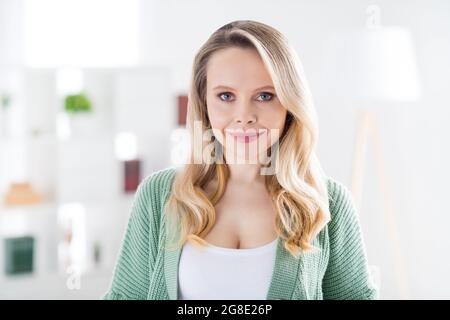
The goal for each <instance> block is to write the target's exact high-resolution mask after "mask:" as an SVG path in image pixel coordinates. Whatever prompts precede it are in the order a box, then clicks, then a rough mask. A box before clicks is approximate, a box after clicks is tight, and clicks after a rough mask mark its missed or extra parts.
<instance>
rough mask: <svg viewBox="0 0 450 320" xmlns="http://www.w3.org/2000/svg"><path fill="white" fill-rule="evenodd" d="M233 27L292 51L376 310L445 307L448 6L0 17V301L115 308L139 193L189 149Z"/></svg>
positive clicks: (201, 8)
mask: <svg viewBox="0 0 450 320" xmlns="http://www.w3.org/2000/svg"><path fill="white" fill-rule="evenodd" d="M238 19H250V20H257V21H260V22H263V23H267V24H269V25H272V26H273V27H275V28H277V29H278V30H280V31H281V32H282V33H284V34H285V35H286V37H287V38H288V39H289V41H290V42H291V43H292V44H293V46H294V47H295V49H296V50H297V52H298V54H299V56H300V58H301V60H302V62H303V66H304V69H305V72H306V77H307V79H308V80H309V83H310V86H311V90H312V93H313V97H314V102H315V106H316V108H317V112H318V115H319V126H320V135H319V141H318V156H319V158H320V160H321V162H322V165H323V167H324V169H325V171H326V173H327V174H328V175H329V176H331V177H333V178H335V179H336V180H339V181H341V182H342V183H344V184H345V185H346V186H348V188H349V189H351V191H352V192H353V196H354V200H355V205H356V206H357V209H358V214H359V218H360V222H361V227H362V230H363V235H364V240H365V245H366V249H367V254H368V258H369V263H370V267H371V272H372V274H373V276H374V278H375V280H376V282H377V283H378V285H379V287H380V298H381V299H449V298H450V286H449V285H450V274H449V272H448V270H450V254H449V252H450V240H449V238H448V237H447V235H448V225H449V224H450V209H449V208H448V203H447V202H446V201H447V197H448V194H447V192H448V185H449V181H450V170H449V168H448V163H450V150H449V142H448V139H449V138H448V137H450V126H449V125H448V123H449V121H450V81H449V76H450V59H449V57H450V2H449V1H446V0H430V1H407V0H396V1H387V0H377V1H375V0H374V1H366V0H364V1H361V0H342V1H331V0H318V1H309V0H302V1H287V0H281V1H261V0H258V1H256V0H248V1H236V0H228V1H226V2H225V1H223V2H219V1H206V0H178V1H176V0H89V1H87V0H0V299H98V298H99V297H100V296H101V295H102V294H103V293H104V292H105V291H106V289H107V287H108V286H109V284H110V281H111V277H112V270H113V268H114V263H115V261H116V257H117V253H118V251H119V249H120V245H121V241H122V237H123V233H124V230H125V226H126V223H127V220H128V216H129V213H130V208H131V204H132V201H133V195H134V191H135V190H136V186H137V185H138V183H139V182H140V181H142V179H143V178H144V177H146V176H147V175H149V174H151V173H152V172H154V171H156V170H160V169H163V168H166V167H168V166H173V165H178V164H179V162H180V158H181V155H182V154H183V150H184V148H185V147H186V143H187V142H186V131H185V112H186V103H187V93H188V88H189V80H190V76H191V67H192V60H193V58H194V55H195V52H196V50H197V49H198V48H199V47H200V46H201V45H202V44H203V42H204V41H206V39H207V37H208V36H209V35H210V34H211V33H212V32H214V31H215V30H216V29H217V28H219V27H220V26H222V25H224V24H226V23H228V22H231V21H233V20H238Z"/></svg>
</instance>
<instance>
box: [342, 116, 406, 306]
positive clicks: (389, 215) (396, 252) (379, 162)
mask: <svg viewBox="0 0 450 320" xmlns="http://www.w3.org/2000/svg"><path fill="white" fill-rule="evenodd" d="M358 116H359V119H358V123H357V132H356V140H355V149H354V156H353V169H352V180H351V192H352V194H353V200H354V203H355V207H356V210H357V212H359V209H360V204H361V195H362V189H363V188H362V185H363V178H364V171H365V163H366V153H367V148H368V145H369V142H370V141H369V140H370V138H372V139H373V143H374V154H375V162H376V178H377V180H378V188H379V192H380V195H381V200H382V207H383V218H384V223H385V224H386V226H387V229H388V240H389V242H390V244H391V248H392V253H393V258H394V267H395V274H396V282H397V287H398V288H399V291H400V296H401V297H402V298H403V299H408V297H409V290H408V286H407V283H408V282H407V277H406V270H407V269H406V267H405V263H404V258H403V254H402V250H401V246H400V240H399V234H398V227H397V222H396V219H395V214H394V209H393V204H392V203H393V201H392V199H391V192H390V191H389V183H388V178H387V176H386V170H385V167H384V156H383V148H382V143H381V138H380V135H379V131H378V127H377V117H376V115H375V114H374V113H373V112H370V111H367V110H364V111H362V112H361V113H360V114H359V115H358Z"/></svg>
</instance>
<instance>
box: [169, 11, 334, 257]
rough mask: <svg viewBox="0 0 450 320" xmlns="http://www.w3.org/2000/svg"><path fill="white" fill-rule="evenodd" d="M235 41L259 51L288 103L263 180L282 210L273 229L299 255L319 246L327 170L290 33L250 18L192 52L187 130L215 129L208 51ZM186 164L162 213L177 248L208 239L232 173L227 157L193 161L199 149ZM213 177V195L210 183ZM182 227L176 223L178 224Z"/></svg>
mask: <svg viewBox="0 0 450 320" xmlns="http://www.w3.org/2000/svg"><path fill="white" fill-rule="evenodd" d="M230 47H239V48H250V49H256V50H257V52H258V53H259V55H260V56H261V58H262V60H263V62H264V65H265V67H266V68H267V70H268V72H269V74H270V76H271V78H272V81H273V84H274V88H275V91H276V94H277V96H278V98H279V100H280V102H281V104H282V105H283V107H285V108H286V109H287V116H286V121H285V127H284V129H283V131H282V133H281V135H280V139H279V141H277V143H278V144H279V147H278V150H277V152H279V154H278V159H279V161H278V162H277V163H276V164H275V165H276V166H277V167H276V169H275V174H273V175H266V177H265V184H266V187H267V190H268V192H269V194H270V196H271V199H272V201H273V204H274V208H276V210H277V214H276V218H275V219H276V220H275V226H276V232H277V234H278V235H279V237H281V239H282V240H283V241H284V248H285V249H286V250H288V251H289V252H290V253H291V254H292V255H293V256H294V257H298V256H299V254H300V253H301V251H305V252H306V251H316V249H317V248H316V247H314V246H313V245H312V241H313V239H314V237H315V236H316V235H317V234H318V233H319V232H320V231H321V230H322V228H323V227H324V226H325V225H326V223H328V221H329V220H330V212H329V206H328V191H327V181H326V176H325V174H324V172H323V170H322V168H321V166H320V164H319V161H318V159H317V156H316V153H315V147H316V141H317V138H318V121H317V115H316V111H315V108H314V105H313V101H312V97H311V93H310V90H309V88H308V84H307V81H306V78H305V76H304V73H303V67H302V65H301V62H300V59H299V58H298V56H297V54H296V52H295V51H294V49H293V48H292V47H291V45H290V44H289V43H288V41H287V39H286V38H285V37H284V36H283V35H282V34H281V33H280V32H279V31H277V30H276V29H274V28H272V27H270V26H268V25H266V24H263V23H260V22H256V21H251V20H238V21H234V22H231V23H228V24H226V25H224V26H223V27H221V28H219V29H217V30H216V31H215V32H214V33H213V34H212V35H211V36H210V37H209V39H208V40H207V41H206V42H205V43H204V44H203V46H202V47H201V48H200V49H199V51H198V52H197V54H196V55H195V59H194V62H193V67H192V78H191V86H190V92H189V95H188V112H187V128H188V130H189V133H190V136H191V138H192V137H193V136H194V132H193V124H194V122H195V121H201V123H202V130H203V131H205V130H208V129H210V128H211V124H210V121H209V119H208V114H207V108H206V74H207V72H206V71H207V65H208V61H209V59H210V58H211V56H212V55H213V54H214V53H215V52H217V51H219V50H223V49H226V48H230ZM189 157H190V158H189V161H188V163H187V164H185V165H183V167H182V168H181V169H180V170H178V171H177V174H176V176H175V178H174V182H173V185H172V190H171V194H170V195H169V198H168V201H167V202H166V206H165V208H164V211H165V212H166V214H165V215H164V216H165V218H170V221H171V222H168V225H169V226H170V229H169V230H171V231H169V233H171V234H175V231H177V232H178V233H179V235H180V237H179V239H178V241H177V242H176V243H175V245H176V246H182V245H183V244H184V243H185V241H187V240H189V239H192V240H193V241H194V243H196V244H198V245H201V246H202V245H205V244H206V242H205V241H204V240H203V238H204V237H205V236H206V235H207V234H208V233H209V231H210V230H211V229H212V227H213V226H214V223H215V220H216V213H215V209H214V206H215V204H217V203H218V202H219V200H220V199H221V197H222V195H223V194H224V192H225V189H226V185H227V180H228V176H229V171H228V166H227V165H226V163H218V162H213V163H203V161H202V163H194V161H193V159H194V148H193V144H191V151H190V155H189ZM213 179H217V184H216V188H215V190H214V192H212V194H207V193H206V192H205V186H206V185H207V184H208V182H210V181H211V180H213ZM174 228H175V229H176V228H178V229H176V230H175V229H174Z"/></svg>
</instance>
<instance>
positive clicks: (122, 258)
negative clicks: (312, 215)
mask: <svg viewBox="0 0 450 320" xmlns="http://www.w3.org/2000/svg"><path fill="white" fill-rule="evenodd" d="M176 172H177V168H176V167H170V168H166V169H163V170H160V171H157V172H154V173H153V174H151V175H149V176H147V177H146V178H145V179H144V180H143V181H142V182H141V183H140V185H139V187H138V189H137V191H136V194H135V196H134V201H133V205H132V207H131V212H130V217H129V220H128V225H127V228H126V230H125V234H124V237H123V242H122V246H121V249H120V252H119V255H118V260H117V262H116V265H115V268H114V271H113V276H112V281H111V283H110V286H109V288H108V290H107V291H106V292H105V293H104V294H103V295H102V296H101V297H100V299H103V300H110V299H114V300H129V299H139V300H169V299H170V300H178V264H179V258H180V254H181V250H182V248H179V249H163V248H160V247H162V246H161V245H160V244H164V243H166V242H165V240H166V238H167V237H166V227H165V225H166V223H165V220H164V219H162V220H161V216H162V211H163V210H162V209H163V207H164V204H165V203H166V201H167V198H168V195H169V194H170V190H171V185H172V182H173V178H174V177H175V174H176ZM327 186H328V193H329V199H330V201H329V206H330V213H331V221H330V222H328V224H327V225H325V227H324V228H323V229H322V230H321V232H320V233H319V234H318V235H317V236H316V237H315V238H314V240H313V241H312V244H313V245H314V246H315V247H318V248H320V250H318V251H317V252H314V253H302V254H301V255H300V258H299V259H296V258H295V257H293V256H292V255H291V254H290V253H289V252H288V251H287V250H286V249H285V248H284V246H283V242H282V240H281V238H278V239H279V240H278V244H277V249H276V259H275V265H274V270H273V274H272V278H271V282H270V286H269V290H268V292H267V295H266V298H267V299H268V300H273V299H288V300H303V299H317V300H321V299H346V300H350V299H358V300H363V299H364V300H365V299H378V289H377V287H376V286H375V285H374V284H373V282H372V279H371V276H370V274H369V267H368V262H367V256H366V252H365V246H364V241H363V238H362V233H361V228H360V224H359V220H358V216H357V213H356V210H355V207H354V205H353V202H352V198H351V194H350V192H349V190H348V189H347V188H346V187H345V186H344V185H343V184H341V183H339V182H337V181H335V180H334V179H332V178H328V181H327Z"/></svg>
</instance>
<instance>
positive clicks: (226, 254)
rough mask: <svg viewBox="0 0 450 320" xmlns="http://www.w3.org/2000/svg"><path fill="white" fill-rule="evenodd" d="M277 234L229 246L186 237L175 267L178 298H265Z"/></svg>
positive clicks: (270, 277) (270, 278)
mask: <svg viewBox="0 0 450 320" xmlns="http://www.w3.org/2000/svg"><path fill="white" fill-rule="evenodd" d="M277 241H278V238H276V239H275V240H273V241H272V242H270V243H267V244H265V245H263V246H260V247H256V248H250V249H232V248H223V247H217V246H214V245H212V244H208V245H209V246H207V247H204V248H202V247H199V246H198V245H194V244H192V243H190V242H189V241H187V242H186V243H185V244H184V246H183V249H182V252H181V256H180V262H179V270H178V298H179V299H180V300H192V299H198V300H217V299H220V300H227V299H228V300H229V299H249V300H265V299H266V297H267V293H268V290H269V286H270V281H271V280H272V273H273V268H274V264H275V256H276V248H277V243H278V242H277Z"/></svg>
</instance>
